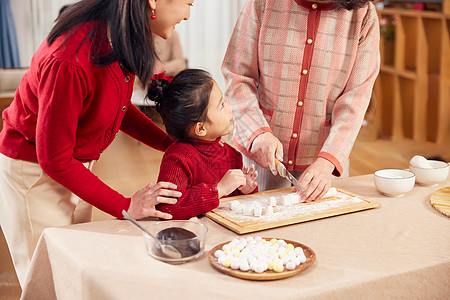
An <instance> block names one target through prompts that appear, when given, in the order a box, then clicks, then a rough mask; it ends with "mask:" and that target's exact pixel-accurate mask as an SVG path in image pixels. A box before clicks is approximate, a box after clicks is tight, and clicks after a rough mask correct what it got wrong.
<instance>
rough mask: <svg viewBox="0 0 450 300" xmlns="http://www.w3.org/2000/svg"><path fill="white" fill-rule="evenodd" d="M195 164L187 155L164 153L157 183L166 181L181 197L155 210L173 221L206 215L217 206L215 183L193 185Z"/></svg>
mask: <svg viewBox="0 0 450 300" xmlns="http://www.w3.org/2000/svg"><path fill="white" fill-rule="evenodd" d="M196 167H197V165H195V163H194V162H193V161H192V160H189V155H179V154H176V153H166V154H165V155H164V157H163V160H162V162H161V168H160V173H159V177H158V182H160V181H167V182H172V183H174V184H176V185H177V187H178V188H177V190H178V191H180V192H181V193H182V194H183V195H182V196H181V197H179V198H178V201H177V203H176V204H159V205H158V206H157V209H159V210H161V211H163V212H167V213H169V214H171V215H172V216H173V219H175V220H182V219H189V218H192V217H195V216H197V215H199V214H203V213H206V212H208V211H211V210H213V209H214V208H216V207H218V206H219V195H218V190H217V184H216V183H199V184H194V185H193V183H194V182H195V176H196V171H197V170H196Z"/></svg>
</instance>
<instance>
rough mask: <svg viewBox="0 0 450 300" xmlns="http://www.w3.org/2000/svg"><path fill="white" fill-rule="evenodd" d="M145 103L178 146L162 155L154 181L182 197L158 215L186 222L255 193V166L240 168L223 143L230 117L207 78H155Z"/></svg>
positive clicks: (196, 73)
mask: <svg viewBox="0 0 450 300" xmlns="http://www.w3.org/2000/svg"><path fill="white" fill-rule="evenodd" d="M169 82H170V83H169ZM148 98H149V99H152V100H154V101H155V102H156V103H157V104H156V109H157V110H158V112H159V113H160V114H161V117H162V119H163V121H164V125H165V126H166V130H167V133H168V134H169V135H170V136H171V137H173V138H174V139H175V140H176V142H175V143H174V144H172V145H171V146H170V147H169V148H167V151H166V152H165V153H164V156H163V159H162V162H161V167H160V171H159V177H158V181H169V182H173V183H175V184H176V185H177V186H178V190H179V191H181V192H182V194H183V195H182V196H181V197H179V198H178V202H177V203H176V204H174V205H167V204H159V205H158V209H159V210H161V211H164V212H166V213H170V214H171V215H172V216H173V218H174V219H189V218H191V217H194V216H197V215H199V214H203V213H206V212H208V211H210V210H212V209H214V208H216V207H218V206H219V203H220V198H222V197H226V196H229V195H239V194H250V193H254V192H256V191H257V184H256V182H255V179H256V177H257V176H258V173H257V172H256V171H255V166H254V165H252V166H251V167H250V168H247V167H245V166H243V163H242V155H241V153H239V152H238V151H237V150H236V149H234V148H233V147H231V146H230V145H228V144H226V143H223V142H222V141H221V137H222V136H225V135H227V134H230V133H231V132H232V131H233V113H232V110H231V105H230V104H229V103H226V102H225V101H224V99H223V96H222V92H221V91H220V88H219V86H218V85H217V83H216V82H215V81H214V80H213V79H212V78H211V75H210V74H209V73H208V72H206V71H203V70H199V69H187V70H183V71H181V72H180V73H178V74H177V76H175V78H174V79H173V81H172V80H171V78H170V77H169V78H167V77H165V76H157V77H155V80H154V81H153V83H152V85H151V87H150V88H149V91H148Z"/></svg>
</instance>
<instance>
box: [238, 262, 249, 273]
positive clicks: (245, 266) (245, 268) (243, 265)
mask: <svg viewBox="0 0 450 300" xmlns="http://www.w3.org/2000/svg"><path fill="white" fill-rule="evenodd" d="M239 270H241V271H243V272H246V271H248V270H250V266H249V264H248V261H246V260H243V261H241V265H240V266H239Z"/></svg>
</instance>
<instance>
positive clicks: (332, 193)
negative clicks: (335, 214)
mask: <svg viewBox="0 0 450 300" xmlns="http://www.w3.org/2000/svg"><path fill="white" fill-rule="evenodd" d="M337 193H338V192H337V190H336V188H334V187H331V188H330V189H329V190H328V192H326V194H325V196H323V198H329V197H336V196H337Z"/></svg>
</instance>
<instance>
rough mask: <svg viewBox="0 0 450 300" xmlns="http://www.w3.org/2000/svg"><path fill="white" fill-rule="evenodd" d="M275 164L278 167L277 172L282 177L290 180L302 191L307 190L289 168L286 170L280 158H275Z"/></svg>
mask: <svg viewBox="0 0 450 300" xmlns="http://www.w3.org/2000/svg"><path fill="white" fill-rule="evenodd" d="M275 165H276V168H277V172H278V174H279V175H280V176H281V177H284V178H286V179H287V180H289V181H290V182H291V183H292V184H293V185H294V186H295V187H297V188H298V189H300V190H301V191H303V192H304V191H305V188H304V187H303V186H302V185H301V184H300V182H298V180H297V179H296V178H295V177H294V176H293V175H292V174H291V173H289V171H288V170H286V167H285V166H284V165H283V164H282V163H281V162H280V161H279V160H278V159H275Z"/></svg>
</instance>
